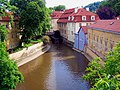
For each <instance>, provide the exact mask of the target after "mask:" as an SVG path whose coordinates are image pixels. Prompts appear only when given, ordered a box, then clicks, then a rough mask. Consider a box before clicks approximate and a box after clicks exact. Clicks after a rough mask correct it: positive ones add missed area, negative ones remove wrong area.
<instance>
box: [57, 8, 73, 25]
mask: <svg viewBox="0 0 120 90" xmlns="http://www.w3.org/2000/svg"><path fill="white" fill-rule="evenodd" d="M74 10H75V8H72V9H67V10H65V12H64V13H63V14H62V15H61V17H60V18H59V19H58V21H57V22H58V23H67V22H68V17H69V16H70V15H71V14H72V13H73V12H74Z"/></svg>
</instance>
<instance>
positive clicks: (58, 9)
mask: <svg viewBox="0 0 120 90" xmlns="http://www.w3.org/2000/svg"><path fill="white" fill-rule="evenodd" d="M65 9H66V7H65V5H58V6H54V7H49V14H51V13H52V12H53V11H64V10H65Z"/></svg>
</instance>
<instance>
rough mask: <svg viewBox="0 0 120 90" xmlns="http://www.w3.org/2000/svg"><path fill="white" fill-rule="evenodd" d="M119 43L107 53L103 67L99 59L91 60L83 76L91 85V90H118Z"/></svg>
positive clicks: (119, 81)
mask: <svg viewBox="0 0 120 90" xmlns="http://www.w3.org/2000/svg"><path fill="white" fill-rule="evenodd" d="M119 53H120V43H119V44H118V45H117V46H116V47H115V48H114V50H113V51H111V52H109V53H108V55H107V57H106V60H105V63H104V66H102V65H101V64H100V58H97V59H95V60H93V61H92V62H91V63H90V64H89V67H88V68H87V69H86V71H87V72H88V73H87V74H86V75H84V76H83V78H84V79H86V80H88V81H89V82H90V84H91V87H92V88H91V90H120V54H119Z"/></svg>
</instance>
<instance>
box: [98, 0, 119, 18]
mask: <svg viewBox="0 0 120 90" xmlns="http://www.w3.org/2000/svg"><path fill="white" fill-rule="evenodd" d="M119 3H120V0H104V1H102V3H101V5H100V8H102V7H108V8H111V9H113V10H114V11H115V13H116V16H118V15H120V4H119Z"/></svg>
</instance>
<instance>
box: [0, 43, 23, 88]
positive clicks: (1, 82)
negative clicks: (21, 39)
mask: <svg viewBox="0 0 120 90" xmlns="http://www.w3.org/2000/svg"><path fill="white" fill-rule="evenodd" d="M22 81H23V76H22V74H21V73H20V72H19V70H18V67H17V64H16V63H15V62H14V61H13V60H10V59H9V56H8V53H7V52H6V49H5V44H4V43H2V42H1V43H0V90H11V89H15V88H16V85H17V84H18V83H20V82H22Z"/></svg>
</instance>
